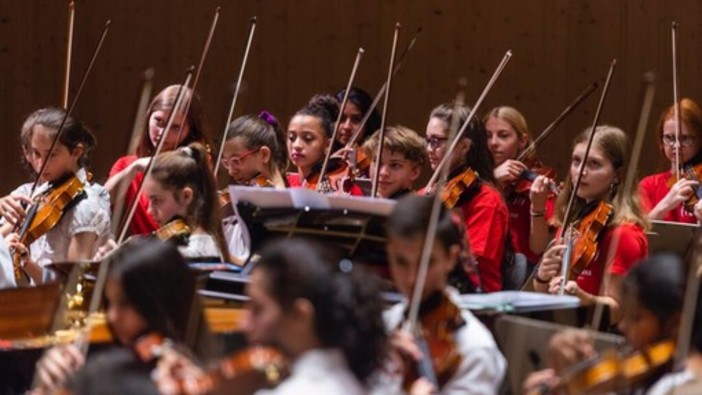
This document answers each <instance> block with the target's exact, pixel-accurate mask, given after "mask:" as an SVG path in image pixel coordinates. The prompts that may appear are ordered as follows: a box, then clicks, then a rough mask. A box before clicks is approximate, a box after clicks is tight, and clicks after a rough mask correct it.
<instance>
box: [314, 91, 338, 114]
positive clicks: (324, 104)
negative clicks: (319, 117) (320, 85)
mask: <svg viewBox="0 0 702 395" xmlns="http://www.w3.org/2000/svg"><path fill="white" fill-rule="evenodd" d="M308 105H309V106H315V107H321V108H323V109H324V110H325V111H326V112H327V113H328V115H329V117H330V118H331V119H333V120H335V119H336V118H337V117H338V116H339V106H340V104H339V101H338V100H336V97H334V96H332V95H328V94H325V95H314V96H312V98H311V99H310V102H309V103H308Z"/></svg>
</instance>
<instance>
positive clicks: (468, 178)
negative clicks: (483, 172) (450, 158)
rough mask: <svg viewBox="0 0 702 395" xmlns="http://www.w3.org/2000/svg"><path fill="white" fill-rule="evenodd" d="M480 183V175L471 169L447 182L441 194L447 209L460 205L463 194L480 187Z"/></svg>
mask: <svg viewBox="0 0 702 395" xmlns="http://www.w3.org/2000/svg"><path fill="white" fill-rule="evenodd" d="M479 181H480V179H479V178H478V174H477V173H476V172H474V171H473V169H471V168H470V167H469V168H467V169H466V170H464V171H463V172H461V173H460V174H458V175H456V176H454V177H453V178H451V179H450V180H448V181H447V182H446V184H445V185H444V188H443V191H442V192H441V200H442V201H443V202H444V204H445V205H446V207H447V208H449V209H452V208H454V207H455V206H456V204H458V201H459V200H460V198H461V196H462V195H463V193H464V192H465V191H466V190H468V189H470V188H473V187H474V186H476V185H479V184H478V183H479Z"/></svg>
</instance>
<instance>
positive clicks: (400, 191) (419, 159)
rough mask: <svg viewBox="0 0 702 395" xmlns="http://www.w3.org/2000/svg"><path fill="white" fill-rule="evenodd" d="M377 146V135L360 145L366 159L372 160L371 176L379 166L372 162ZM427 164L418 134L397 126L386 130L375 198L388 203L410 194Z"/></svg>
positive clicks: (374, 161)
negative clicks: (386, 200)
mask: <svg viewBox="0 0 702 395" xmlns="http://www.w3.org/2000/svg"><path fill="white" fill-rule="evenodd" d="M378 144H380V131H377V132H375V133H374V134H373V135H372V136H370V138H368V139H367V140H366V142H365V143H363V151H364V152H365V154H366V155H367V156H368V157H369V158H373V160H372V162H371V172H375V168H376V166H377V165H378V164H377V163H376V160H375V156H376V155H377V151H378ZM426 161H427V154H426V148H425V147H424V140H423V139H422V138H421V137H420V136H419V135H418V134H417V132H415V131H414V130H412V129H409V128H406V127H404V126H399V125H398V126H390V127H388V128H386V129H385V138H384V139H383V152H382V154H381V159H380V172H379V173H378V195H379V196H380V197H383V198H387V199H397V198H399V197H401V196H403V195H405V194H407V193H410V192H412V191H413V189H414V181H415V180H417V178H418V177H419V175H420V174H421V173H422V168H423V167H424V164H425V163H426ZM373 174H375V173H373Z"/></svg>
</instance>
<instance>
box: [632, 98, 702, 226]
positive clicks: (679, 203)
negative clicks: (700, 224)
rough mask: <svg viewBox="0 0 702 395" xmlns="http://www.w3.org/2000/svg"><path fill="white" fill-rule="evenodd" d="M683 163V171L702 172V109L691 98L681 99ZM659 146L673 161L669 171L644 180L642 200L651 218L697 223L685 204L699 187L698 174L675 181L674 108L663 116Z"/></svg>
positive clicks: (669, 109)
mask: <svg viewBox="0 0 702 395" xmlns="http://www.w3.org/2000/svg"><path fill="white" fill-rule="evenodd" d="M679 107H680V119H681V121H682V122H681V125H680V136H679V137H678V139H679V143H680V163H681V164H682V165H681V166H682V168H683V169H682V170H681V171H682V172H683V174H685V173H686V172H687V171H686V169H692V172H695V169H699V170H700V171H702V166H701V164H702V149H701V148H702V110H701V109H700V107H699V106H698V105H697V104H696V103H695V102H694V101H692V100H690V99H682V100H681V101H680V106H679ZM656 131H657V136H658V145H659V147H660V150H661V152H662V153H663V155H664V156H665V158H666V159H667V163H670V166H669V168H670V169H669V170H666V171H664V172H662V173H657V174H652V175H650V176H648V177H645V178H644V179H643V180H641V183H640V184H639V193H640V194H641V203H642V205H643V207H644V209H645V210H646V211H647V212H648V218H649V219H652V220H654V219H656V220H665V221H673V222H685V223H697V221H698V218H697V217H695V214H694V213H693V210H691V207H685V204H684V203H685V202H687V201H688V199H689V198H690V196H692V195H693V194H694V193H695V191H694V189H696V188H699V180H698V179H697V177H698V176H695V179H694V180H693V179H689V178H687V177H685V178H681V179H680V180H678V181H677V182H676V181H675V178H674V177H675V174H674V173H675V168H674V167H675V164H674V163H675V109H674V106H670V107H669V108H667V109H666V110H665V111H664V112H663V114H662V115H661V118H660V120H659V121H658V127H657V128H656Z"/></svg>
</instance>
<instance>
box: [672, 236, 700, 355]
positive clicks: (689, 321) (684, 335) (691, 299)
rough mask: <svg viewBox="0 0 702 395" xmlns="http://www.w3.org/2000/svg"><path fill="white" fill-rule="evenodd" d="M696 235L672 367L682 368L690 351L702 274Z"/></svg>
mask: <svg viewBox="0 0 702 395" xmlns="http://www.w3.org/2000/svg"><path fill="white" fill-rule="evenodd" d="M696 235H697V237H696V238H695V240H696V241H695V250H694V259H693V260H692V262H691V263H690V265H689V267H688V269H687V270H688V272H687V284H686V286H685V300H684V302H683V308H682V318H681V321H680V329H679V330H678V339H677V345H676V348H675V364H674V365H673V366H682V363H683V362H684V360H685V358H687V355H688V353H689V351H690V340H691V338H692V327H693V325H694V321H695V319H694V318H695V312H696V311H697V309H698V308H699V306H698V305H697V300H698V295H699V289H700V276H702V273H700V269H701V268H702V233H700V231H699V229H698V230H697V233H696Z"/></svg>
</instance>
